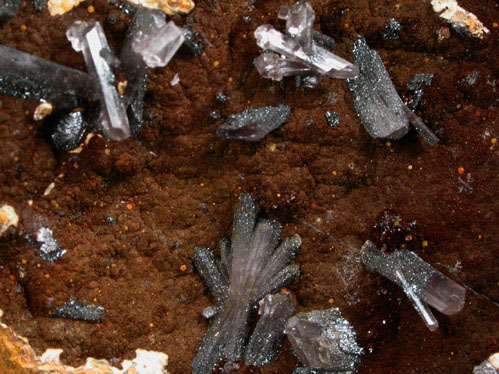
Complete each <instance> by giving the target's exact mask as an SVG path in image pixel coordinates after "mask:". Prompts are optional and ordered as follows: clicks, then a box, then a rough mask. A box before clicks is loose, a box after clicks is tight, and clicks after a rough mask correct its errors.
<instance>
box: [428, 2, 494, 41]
mask: <svg viewBox="0 0 499 374" xmlns="http://www.w3.org/2000/svg"><path fill="white" fill-rule="evenodd" d="M431 5H432V6H433V10H434V11H435V12H437V13H439V15H440V17H442V18H443V19H446V20H447V21H449V22H451V23H454V24H458V25H460V26H463V27H465V28H467V29H468V31H469V32H470V34H471V35H473V36H476V37H478V38H480V39H481V38H483V34H488V33H489V32H490V31H489V29H487V28H486V27H485V26H484V25H483V23H482V22H480V20H479V19H478V18H477V17H476V16H475V15H474V14H473V13H471V12H468V11H467V10H466V9H464V8H461V7H460V6H459V4H458V3H457V1H456V0H432V1H431Z"/></svg>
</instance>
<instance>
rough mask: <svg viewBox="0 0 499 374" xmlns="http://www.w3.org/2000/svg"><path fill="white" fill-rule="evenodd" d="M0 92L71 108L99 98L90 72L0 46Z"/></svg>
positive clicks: (95, 83)
mask: <svg viewBox="0 0 499 374" xmlns="http://www.w3.org/2000/svg"><path fill="white" fill-rule="evenodd" d="M0 93H3V94H6V95H10V96H17V97H20V98H23V99H31V100H37V101H42V102H48V103H51V104H52V105H54V106H55V108H56V109H64V108H66V109H73V108H75V107H77V106H78V105H82V104H84V103H86V102H88V101H93V100H97V99H98V97H99V86H98V81H97V80H95V79H94V77H93V76H91V75H90V74H87V73H84V72H82V71H79V70H75V69H71V68H68V67H66V66H62V65H59V64H56V63H54V62H50V61H47V60H44V59H42V58H39V57H36V56H32V55H30V54H27V53H24V52H21V51H18V50H17V49H14V48H11V47H7V46H4V45H0Z"/></svg>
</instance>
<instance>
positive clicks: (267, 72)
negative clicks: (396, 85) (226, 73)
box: [254, 0, 358, 81]
mask: <svg viewBox="0 0 499 374" xmlns="http://www.w3.org/2000/svg"><path fill="white" fill-rule="evenodd" d="M278 16H279V18H280V19H284V20H286V34H283V33H281V32H279V31H277V30H276V29H274V27H272V26H271V25H262V26H259V27H258V28H257V29H256V30H255V38H256V42H257V44H258V46H259V47H260V48H262V49H263V50H264V52H263V53H262V54H261V55H260V56H258V57H257V58H256V59H255V61H254V64H255V67H256V69H257V70H258V72H259V73H260V75H261V76H262V77H264V78H270V79H273V80H276V81H280V80H282V78H283V77H285V76H291V75H310V74H318V75H325V76H328V77H331V78H353V77H355V76H357V74H358V69H357V67H356V66H355V65H353V64H351V63H350V62H348V61H346V60H344V59H342V58H341V57H338V56H336V55H335V54H333V53H331V52H330V51H329V50H328V49H327V48H331V47H334V41H333V42H331V39H330V38H329V37H327V36H322V34H320V33H318V32H314V31H313V29H312V27H313V24H314V19H315V12H314V10H313V9H312V6H311V5H310V3H309V2H308V1H306V0H302V1H300V2H298V3H296V4H294V5H292V6H290V7H287V6H283V7H281V9H280V10H279V15H278ZM314 36H315V37H314Z"/></svg>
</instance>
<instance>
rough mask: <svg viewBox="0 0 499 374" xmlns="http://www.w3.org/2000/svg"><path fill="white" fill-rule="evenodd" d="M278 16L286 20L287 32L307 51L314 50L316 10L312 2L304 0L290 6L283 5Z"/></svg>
mask: <svg viewBox="0 0 499 374" xmlns="http://www.w3.org/2000/svg"><path fill="white" fill-rule="evenodd" d="M278 17H279V18H281V19H285V20H286V32H287V33H288V34H289V35H291V36H292V37H293V38H294V39H295V40H296V41H297V42H298V43H300V45H301V46H302V47H303V49H304V50H305V51H307V52H308V53H310V52H312V43H313V42H312V33H313V29H312V27H313V26H314V20H315V12H314V10H313V9H312V6H311V5H310V3H309V2H308V1H306V0H302V1H300V2H298V3H296V4H294V5H292V6H290V7H282V8H281V10H279V14H278Z"/></svg>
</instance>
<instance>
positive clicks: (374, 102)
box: [347, 36, 439, 145]
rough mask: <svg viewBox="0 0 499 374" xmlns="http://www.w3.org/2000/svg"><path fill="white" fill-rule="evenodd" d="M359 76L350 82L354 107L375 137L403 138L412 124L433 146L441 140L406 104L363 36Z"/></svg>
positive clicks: (359, 40) (358, 50) (358, 49)
mask: <svg viewBox="0 0 499 374" xmlns="http://www.w3.org/2000/svg"><path fill="white" fill-rule="evenodd" d="M353 55H354V60H355V63H356V64H357V65H358V66H359V69H360V74H359V76H358V77H356V78H353V79H348V80H347V82H348V87H349V88H350V91H351V92H352V93H353V96H354V100H353V102H354V106H355V110H356V111H357V115H358V116H359V118H360V120H361V122H362V124H363V125H364V127H365V128H366V130H367V131H368V132H369V134H370V135H371V136H372V137H373V138H380V139H399V138H401V137H403V136H404V135H405V134H407V132H408V131H409V123H412V125H413V126H414V128H415V129H416V130H417V131H418V132H419V133H420V134H421V136H422V137H423V139H424V140H425V141H426V142H427V143H428V144H430V145H435V144H436V143H437V142H438V141H439V139H438V138H437V137H436V136H435V134H433V133H432V132H431V131H430V129H428V127H426V125H425V124H424V123H423V121H422V120H421V118H419V117H418V116H417V115H415V114H414V113H413V112H412V111H411V110H410V109H409V108H408V107H407V106H406V105H405V104H404V103H403V102H402V99H401V98H400V96H399V95H398V93H397V91H396V90H395V87H394V86H393V83H392V81H391V80H390V76H389V75H388V72H387V71H386V69H385V66H384V64H383V61H382V60H381V57H379V55H378V54H377V53H376V51H375V50H373V49H370V48H369V46H368V45H367V42H366V40H365V39H364V38H363V37H361V36H359V37H358V38H357V40H356V41H355V44H354V48H353Z"/></svg>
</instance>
